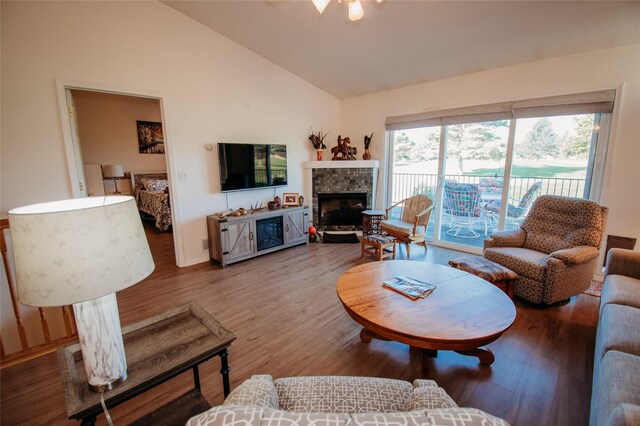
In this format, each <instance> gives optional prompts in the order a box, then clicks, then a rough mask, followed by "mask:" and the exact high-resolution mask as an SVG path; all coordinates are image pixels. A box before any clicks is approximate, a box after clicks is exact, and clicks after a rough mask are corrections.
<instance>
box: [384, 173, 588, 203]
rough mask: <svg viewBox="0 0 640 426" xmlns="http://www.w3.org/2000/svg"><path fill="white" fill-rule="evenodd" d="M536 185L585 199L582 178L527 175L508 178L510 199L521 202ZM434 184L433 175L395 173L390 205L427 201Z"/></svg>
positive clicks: (467, 179) (466, 179)
mask: <svg viewBox="0 0 640 426" xmlns="http://www.w3.org/2000/svg"><path fill="white" fill-rule="evenodd" d="M484 177H487V176H479V175H446V176H445V179H446V180H455V181H456V182H460V183H478V182H479V181H480V179H481V178H484ZM535 182H542V188H541V190H540V193H539V194H545V195H562V196H566V197H578V198H582V197H583V196H584V186H585V180H584V179H574V178H547V177H539V176H529V177H512V178H511V182H510V185H509V198H511V199H513V200H520V198H522V196H523V195H524V194H525V193H526V192H527V190H528V189H529V188H531V186H532V185H533V184H534V183H535ZM437 184H438V175H436V174H415V173H394V174H393V192H392V198H393V200H392V203H395V202H398V201H400V200H404V199H405V198H408V197H411V196H412V195H416V194H426V195H428V196H429V197H430V198H432V199H435V195H436V187H437Z"/></svg>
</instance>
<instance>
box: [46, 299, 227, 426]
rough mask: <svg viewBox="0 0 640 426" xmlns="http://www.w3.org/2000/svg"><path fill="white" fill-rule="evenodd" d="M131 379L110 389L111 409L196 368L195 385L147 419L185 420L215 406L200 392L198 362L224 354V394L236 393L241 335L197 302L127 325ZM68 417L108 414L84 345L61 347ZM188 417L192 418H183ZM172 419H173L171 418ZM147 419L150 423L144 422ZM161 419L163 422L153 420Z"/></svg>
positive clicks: (84, 418)
mask: <svg viewBox="0 0 640 426" xmlns="http://www.w3.org/2000/svg"><path fill="white" fill-rule="evenodd" d="M122 334H123V338H124V347H125V353H126V356H127V374H128V378H127V380H125V381H124V383H122V384H121V385H119V386H118V387H116V388H115V389H112V390H110V391H107V392H105V393H104V397H105V403H106V405H107V408H110V407H115V406H116V405H119V404H121V403H123V402H125V401H127V400H129V399H131V398H133V397H135V396H137V395H139V394H141V393H143V392H146V391H147V390H149V389H151V388H153V387H155V386H158V385H159V384H161V383H163V382H166V381H167V380H169V379H172V378H173V377H176V376H177V375H179V374H181V373H184V372H186V371H189V370H193V381H194V389H193V390H191V391H189V392H187V393H185V394H184V395H182V396H180V397H179V398H177V399H176V400H174V401H171V402H170V403H168V404H167V405H165V406H164V407H161V408H159V409H158V410H156V411H155V412H153V413H150V414H149V415H147V416H145V417H144V419H149V420H153V419H156V420H157V419H159V418H162V419H163V420H167V418H166V416H167V415H171V416H172V419H173V420H175V421H178V422H181V423H182V424H183V423H184V422H185V421H186V420H187V419H188V418H189V417H190V416H191V415H195V414H197V413H199V412H202V411H204V410H206V409H207V408H209V407H210V405H209V403H208V402H207V401H206V400H205V399H204V397H203V396H202V394H201V393H200V375H199V373H198V365H200V364H202V363H203V362H205V361H207V360H209V359H211V358H213V357H215V356H219V357H220V361H221V369H220V373H221V374H222V383H223V388H224V396H225V397H226V396H227V395H228V394H229V392H230V386H229V372H230V369H229V364H228V361H227V354H228V348H229V346H230V345H231V342H233V341H234V340H235V338H236V337H235V336H234V335H233V333H231V332H230V331H229V330H227V329H226V328H224V326H222V324H220V323H219V322H218V321H216V319H215V318H213V317H212V316H211V315H210V314H209V313H208V312H207V311H205V310H204V309H202V308H201V307H200V306H199V305H197V304H196V303H193V302H191V303H190V304H189V305H185V306H182V307H180V308H177V309H173V310H170V311H168V312H165V313H163V314H160V315H156V316H154V317H152V318H148V319H146V320H143V321H140V322H138V323H135V324H131V325H129V326H126V327H123V329H122ZM58 361H59V363H60V369H61V370H62V383H63V387H64V394H65V402H66V405H67V415H68V416H69V418H70V419H76V420H81V421H82V424H83V425H85V424H87V425H92V424H94V423H95V421H96V416H97V415H98V414H100V413H102V407H101V405H100V394H98V393H93V392H91V391H89V388H88V386H87V379H86V374H85V369H84V363H83V361H82V354H81V352H80V344H78V343H75V344H69V345H65V346H62V347H60V348H58ZM179 417H186V418H179ZM169 422H171V420H170V421H169ZM142 423H144V422H142ZM153 423H156V424H157V422H153Z"/></svg>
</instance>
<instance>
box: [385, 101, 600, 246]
mask: <svg viewBox="0 0 640 426" xmlns="http://www.w3.org/2000/svg"><path fill="white" fill-rule="evenodd" d="M542 112H543V113H540V111H536V114H535V116H533V117H529V116H523V117H518V116H514V117H513V118H510V119H502V118H501V117H498V119H492V120H477V121H474V120H473V116H469V115H466V116H464V117H462V118H460V117H454V118H450V117H449V118H445V119H441V120H439V121H438V122H437V123H434V124H435V125H428V126H424V127H415V128H407V129H401V128H400V129H394V130H392V131H391V132H389V136H390V137H389V138H388V139H387V140H388V141H389V143H390V147H389V150H388V153H389V155H390V161H389V163H388V164H389V166H390V168H391V169H392V172H391V173H389V175H388V176H389V182H388V186H387V188H388V191H387V192H388V193H387V200H388V203H387V204H388V205H390V204H392V203H395V202H397V201H400V200H402V199H405V198H408V197H410V196H412V195H416V194H426V195H428V196H429V197H430V198H431V199H433V200H434V206H435V208H434V211H433V214H432V215H431V218H430V222H429V226H428V228H427V239H428V241H430V242H432V243H435V244H438V245H443V246H448V247H451V248H458V249H463V250H467V251H470V252H476V253H480V252H481V248H482V246H483V241H484V239H485V238H486V237H487V236H488V235H489V234H491V233H492V232H494V231H497V230H502V229H513V228H515V227H518V226H519V224H520V223H521V222H522V220H523V219H524V218H525V217H526V215H527V213H528V211H529V208H530V207H531V204H532V203H533V201H535V199H536V197H538V196H539V195H542V194H550V195H562V196H569V197H578V198H592V199H594V198H596V197H597V196H598V195H599V191H600V182H601V177H602V174H603V164H604V154H605V147H606V137H603V131H602V130H603V127H604V128H605V130H606V129H608V123H609V120H610V114H608V113H588V114H570V113H567V111H563V113H562V114H555V115H554V114H544V111H542ZM568 112H570V111H568ZM485 116H486V115H485ZM494 116H495V114H494ZM479 118H483V117H481V116H479ZM434 121H435V120H431V122H434ZM431 122H429V123H428V124H431ZM604 133H607V132H604ZM397 214H399V212H396V215H397Z"/></svg>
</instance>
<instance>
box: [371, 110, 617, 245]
mask: <svg viewBox="0 0 640 426" xmlns="http://www.w3.org/2000/svg"><path fill="white" fill-rule="evenodd" d="M596 115H597V116H598V121H599V122H598V124H597V126H599V127H598V129H596V130H595V131H594V132H593V135H592V142H591V148H590V153H589V159H588V163H587V171H586V176H585V180H586V181H585V193H584V194H583V198H585V199H589V200H592V201H596V202H599V201H600V196H601V193H602V185H603V182H604V175H605V173H604V172H605V165H606V156H607V152H608V148H609V133H610V128H611V120H612V114H611V113H596ZM549 116H553V115H549ZM478 122H483V121H478ZM517 122H518V118H516V117H513V118H510V119H509V133H508V137H507V145H506V152H505V163H504V174H503V186H502V198H501V205H502V206H507V205H508V200H509V187H510V182H511V175H512V166H513V161H514V146H515V136H516V127H517ZM425 127H427V126H425ZM434 127H435V126H434ZM447 128H448V126H447V125H445V124H441V125H440V145H439V150H438V172H437V184H436V200H435V204H434V210H433V215H432V217H433V225H434V230H433V238H427V241H428V242H429V243H431V244H433V245H436V246H440V247H445V248H449V249H454V250H459V251H464V252H469V253H474V254H480V255H481V254H482V251H483V249H482V248H481V247H473V246H468V245H464V244H459V243H453V242H449V241H446V240H443V239H441V233H440V230H441V226H440V225H441V223H442V211H443V206H444V197H443V195H444V180H445V173H446V167H445V162H446V144H447V142H448V138H447V136H448V135H447ZM395 132H396V130H388V131H386V147H385V155H386V161H385V163H386V165H387V167H386V179H384V185H383V197H382V199H383V203H384V205H385V206H389V205H390V202H391V200H392V191H393V185H392V179H393V176H394V170H393V168H394V155H395V152H394V150H395V147H394V141H395ZM587 191H588V192H587ZM584 195H587V197H584ZM385 208H386V207H385ZM506 216H507V209H506V208H501V209H500V211H499V214H498V227H497V228H496V230H503V229H504V226H505V222H506Z"/></svg>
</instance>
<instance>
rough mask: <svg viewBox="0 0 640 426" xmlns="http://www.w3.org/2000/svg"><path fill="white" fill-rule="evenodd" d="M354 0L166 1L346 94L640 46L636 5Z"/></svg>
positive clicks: (317, 82) (299, 73)
mask: <svg viewBox="0 0 640 426" xmlns="http://www.w3.org/2000/svg"><path fill="white" fill-rule="evenodd" d="M347 1H348V0H344V1H343V2H342V4H338V2H337V0H331V3H330V4H329V6H328V7H327V8H326V10H325V11H324V13H323V14H322V15H320V14H319V13H318V11H317V10H316V8H315V7H314V5H313V4H312V3H311V1H310V0H295V1H290V0H245V1H237V0H236V1H217V0H216V1H187V0H180V1H170V0H165V1H163V3H164V4H166V5H168V6H170V7H172V8H174V9H176V10H178V11H180V12H182V13H183V14H185V15H187V16H189V17H191V18H193V19H194V20H196V21H198V22H200V23H202V24H203V25H206V26H207V27H209V28H211V29H213V30H215V31H216V32H218V33H220V34H222V35H224V36H226V37H228V38H229V39H231V40H233V41H235V42H237V43H239V44H240V45H242V46H245V47H246V48H248V49H250V50H252V51H254V52H255V53H257V54H259V55H261V56H263V57H264V58H266V59H268V60H270V61H271V62H274V63H275V64H277V65H279V66H281V67H282V68H284V69H286V70H288V71H289V72H291V73H293V74H295V75H297V76H299V77H300V78H302V79H304V80H306V81H308V82H309V83H311V84H313V85H315V86H317V87H319V88H321V89H323V90H324V91H326V92H328V93H331V94H333V95H334V96H336V97H338V98H340V99H344V98H349V97H353V96H360V95H365V94H369V93H374V92H379V91H383V90H389V89H394V88H398V87H404V86H409V85H413V84H419V83H425V82H429V81H434V80H439V79H443V78H448V77H453V76H457V75H463V74H468V73H472V72H478V71H483V70H488V69H492V68H499V67H504V66H509V65H514V64H519V63H524V62H530V61H536V60H540V59H545V58H551V57H557V56H565V55H570V54H574V53H580V52H585V51H590V50H597V49H603V48H609V47H613V46H617V45H623V44H631V43H638V42H640V2H638V1H623V2H616V1H508V2H502V1H419V0H415V1H401V0H384V1H382V2H381V3H377V2H375V1H372V0H371V1H363V7H364V11H365V16H364V18H362V19H361V20H359V21H355V22H352V21H349V20H348V19H347ZM195 42H197V41H194V43H195Z"/></svg>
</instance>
